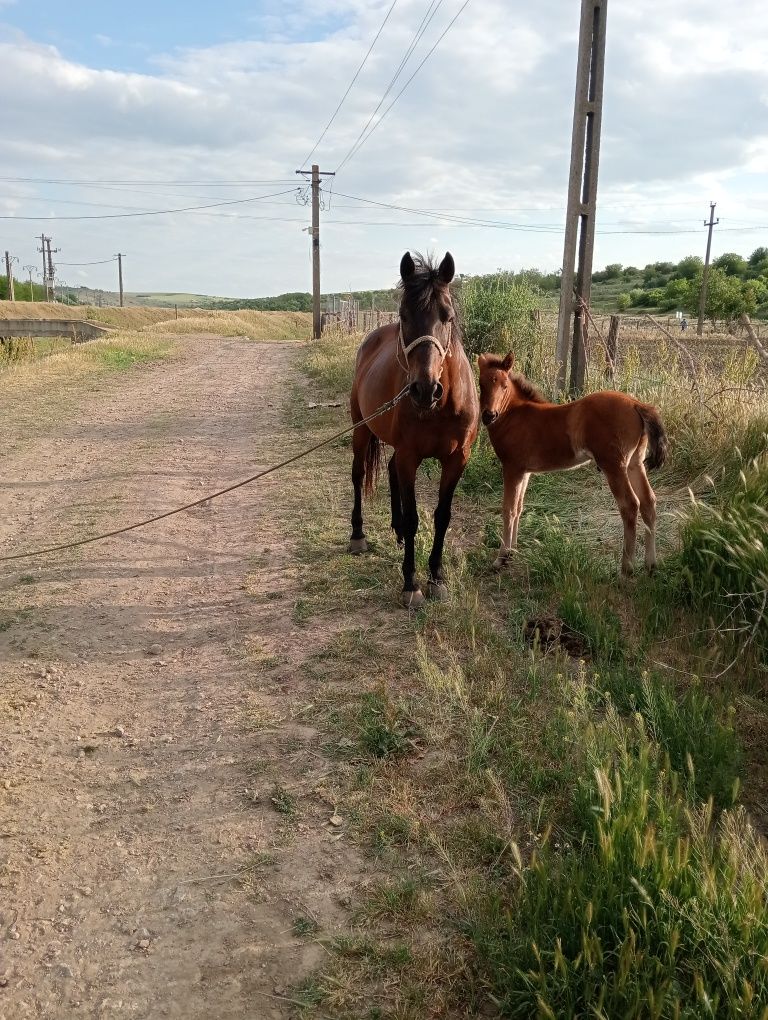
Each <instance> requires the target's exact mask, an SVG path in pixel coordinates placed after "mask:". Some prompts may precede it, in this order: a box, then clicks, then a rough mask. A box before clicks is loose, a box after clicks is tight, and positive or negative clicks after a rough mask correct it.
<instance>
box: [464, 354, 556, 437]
mask: <svg viewBox="0 0 768 1020" xmlns="http://www.w3.org/2000/svg"><path fill="white" fill-rule="evenodd" d="M514 364H515V355H514V354H513V353H511V352H510V353H509V354H508V355H507V356H506V357H505V358H500V357H499V356H498V355H497V354H481V355H480V357H479V358H478V359H477V367H478V368H479V369H480V411H481V413H482V418H483V425H493V423H494V422H495V421H496V419H497V418H498V417H499V415H500V414H502V413H503V412H504V411H505V410H506V409H507V407H508V406H509V404H510V402H511V401H512V400H527V401H531V402H532V403H535V404H540V403H542V402H543V401H544V397H542V395H541V394H540V393H539V391H538V390H537V389H536V387H535V386H534V385H533V383H530V382H528V380H527V379H526V378H525V376H522V375H518V374H517V373H516V372H513V371H512V369H513V367H514Z"/></svg>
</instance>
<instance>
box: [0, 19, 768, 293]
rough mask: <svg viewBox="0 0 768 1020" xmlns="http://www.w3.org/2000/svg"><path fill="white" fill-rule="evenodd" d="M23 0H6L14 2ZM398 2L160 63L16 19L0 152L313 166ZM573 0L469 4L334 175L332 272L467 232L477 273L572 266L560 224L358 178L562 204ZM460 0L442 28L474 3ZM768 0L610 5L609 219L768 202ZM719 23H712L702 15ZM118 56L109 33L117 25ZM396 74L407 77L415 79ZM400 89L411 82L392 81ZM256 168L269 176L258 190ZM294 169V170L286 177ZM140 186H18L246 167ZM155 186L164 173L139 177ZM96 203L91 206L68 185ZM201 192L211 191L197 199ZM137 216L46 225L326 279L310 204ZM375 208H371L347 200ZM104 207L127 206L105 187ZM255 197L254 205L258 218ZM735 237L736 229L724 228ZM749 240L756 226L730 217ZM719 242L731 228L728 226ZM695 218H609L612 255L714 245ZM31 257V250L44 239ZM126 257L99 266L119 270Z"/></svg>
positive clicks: (105, 161)
mask: <svg viewBox="0 0 768 1020" xmlns="http://www.w3.org/2000/svg"><path fill="white" fill-rule="evenodd" d="M2 2H3V0H0V5H2ZM386 6H388V3H387V4H386V5H385V4H384V3H383V2H382V3H378V4H377V5H375V6H371V4H370V2H369V0H334V2H332V3H328V2H326V0H322V2H321V0H310V2H304V3H298V2H295V0H294V2H287V3H278V2H277V0H275V2H274V4H273V6H272V8H271V9H267V10H266V13H265V14H262V15H261V16H260V17H259V19H258V20H257V22H256V24H257V27H258V30H259V32H260V34H261V38H260V39H259V40H242V41H239V42H231V43H224V44H219V45H215V46H210V47H206V48H199V49H187V50H181V51H179V50H169V51H168V52H166V53H162V54H158V55H156V57H155V58H154V61H153V64H152V65H151V66H152V67H153V68H154V70H153V72H152V73H144V74H137V73H127V72H124V71H113V70H99V69H96V68H94V67H90V66H85V65H83V64H78V63H75V62H74V61H72V60H69V59H67V57H66V56H65V55H63V54H62V53H61V52H59V51H58V50H56V49H54V48H52V47H50V46H45V45H42V44H40V43H39V42H37V41H35V40H34V39H30V38H25V37H23V36H19V35H18V34H11V35H6V36H5V37H0V89H2V93H3V94H4V95H11V96H13V102H12V103H10V104H8V106H7V107H6V110H5V115H6V116H5V127H4V132H3V137H2V139H0V161H1V162H2V165H3V167H4V171H3V172H4V174H6V175H7V176H20V177H51V178H83V179H90V180H105V179H121V180H126V181H137V180H139V181H140V180H155V181H190V182H199V181H208V182H216V181H231V180H235V179H236V180H245V179H265V178H280V179H291V180H293V179H294V174H293V171H294V169H295V168H296V167H297V166H299V165H300V163H301V160H302V159H304V157H305V156H306V154H307V153H308V152H309V150H310V148H311V147H312V145H313V144H314V142H315V140H316V138H317V136H318V135H319V134H320V131H321V129H322V127H323V126H324V124H325V123H326V121H327V119H328V117H329V115H330V112H331V111H332V110H333V108H334V107H335V105H336V103H337V102H338V99H339V97H340V96H341V94H342V93H343V91H344V89H345V88H346V85H347V84H348V82H349V80H350V78H351V76H352V74H353V73H354V71H355V69H356V67H357V65H358V64H359V62H360V58H361V54H362V53H363V52H365V49H367V47H368V44H369V42H370V40H371V39H372V37H373V35H374V33H375V31H376V29H377V28H378V26H379V24H380V22H381V20H382V18H383V15H384V11H385V10H386ZM576 8H577V5H574V4H571V3H566V2H565V0H539V2H538V3H537V4H536V5H528V6H527V7H526V8H524V9H523V10H521V8H520V7H519V6H518V5H510V4H508V3H505V2H503V0H487V2H486V3H484V4H482V5H477V6H474V5H471V6H470V7H468V8H467V11H466V13H465V15H463V16H462V19H461V20H460V21H458V22H457V24H456V25H455V27H454V28H453V29H452V31H451V32H450V33H449V35H448V36H446V38H445V40H444V42H443V43H442V44H441V45H440V47H439V48H438V50H437V51H436V52H435V54H434V55H433V57H432V58H431V59H430V60H429V62H428V63H427V64H426V65H425V67H424V68H423V70H422V71H421V72H420V74H419V75H418V77H417V78H416V79H415V80H414V81H413V83H412V84H411V86H410V87H409V89H408V91H407V92H406V93H405V94H404V95H403V97H402V99H400V101H399V102H398V103H397V105H396V106H395V107H394V108H393V110H392V113H391V114H390V115H389V116H388V117H387V119H386V120H385V121H384V122H383V123H382V126H381V127H380V128H379V129H378V130H376V132H375V133H374V134H373V135H372V137H371V139H370V141H369V142H367V143H366V144H365V145H364V146H363V148H362V149H361V150H360V153H359V154H358V155H357V156H356V157H355V158H354V159H353V160H351V161H350V163H349V164H348V165H347V167H345V169H344V171H343V173H342V174H340V175H339V177H338V179H337V180H336V181H335V182H334V189H335V192H336V197H335V199H334V202H333V207H332V209H331V211H330V212H328V213H325V214H324V216H323V219H324V227H323V274H324V283H325V285H327V286H328V287H329V288H330V287H339V288H340V287H348V286H350V285H353V286H365V285H375V284H380V283H384V282H387V281H390V280H392V279H393V278H394V277H395V276H396V273H397V265H398V262H399V259H400V255H401V254H402V251H403V249H404V248H405V247H409V246H410V247H413V248H419V247H421V248H427V247H432V248H435V249H437V250H440V249H441V248H448V247H450V248H451V250H452V251H453V252H454V254H455V256H456V258H457V264H458V267H459V271H462V272H466V271H482V270H488V269H494V268H496V267H497V266H503V265H512V266H521V265H532V264H536V263H541V264H546V265H548V266H554V265H555V264H557V262H558V261H559V259H560V257H561V239H560V236H559V234H554V233H510V232H508V231H501V230H490V229H483V228H480V227H471V228H470V227H461V226H458V225H455V224H454V225H449V224H446V223H442V224H441V223H439V222H438V221H432V222H428V221H427V222H425V224H424V225H423V226H419V227H412V226H402V227H395V226H384V227H382V226H376V227H373V226H371V227H364V226H355V225H354V224H351V223H337V222H334V221H337V220H344V221H349V220H356V221H362V222H364V221H373V222H376V223H381V222H385V221H395V220H397V219H402V221H403V222H404V223H406V224H410V223H413V222H414V220H415V219H416V218H417V217H415V216H414V215H413V214H403V215H402V216H401V217H400V216H398V214H396V213H395V212H393V211H390V210H386V209H376V208H373V207H371V208H370V209H366V207H365V206H361V205H359V204H356V203H354V202H351V201H350V200H349V199H345V198H343V197H341V196H342V194H349V195H363V196H368V197H371V198H374V199H377V200H379V201H381V202H385V203H391V204H397V205H404V206H408V207H413V208H429V207H436V208H440V209H454V210H456V211H457V213H458V214H462V213H463V214H464V215H471V216H478V217H485V218H504V219H508V220H510V221H512V222H515V223H520V224H529V225H530V224H545V225H550V224H551V225H557V224H559V223H560V222H561V220H562V215H563V207H564V202H565V187H566V179H567V172H568V149H569V144H570V123H571V115H572V102H573V85H574V76H575V66H574V64H575V42H576V33H577V29H578V24H577V21H578V11H577V9H576ZM455 10H456V8H455V7H454V8H452V10H451V13H450V14H449V13H445V14H441V15H440V16H438V17H437V18H436V19H435V22H434V23H433V26H432V27H431V29H430V33H429V39H430V41H429V43H426V42H425V44H423V45H422V47H421V49H420V51H419V55H418V56H417V57H416V59H415V60H413V61H412V62H411V64H410V65H409V70H408V72H407V74H410V72H411V70H412V69H413V68H414V67H415V66H416V63H417V62H418V60H419V59H421V55H422V54H423V53H425V52H426V49H427V47H428V45H431V42H432V41H433V40H434V39H435V38H436V36H437V34H438V33H439V32H440V31H442V28H443V27H444V25H445V24H447V21H448V20H449V18H450V17H451V16H452V14H453V12H455ZM422 14H423V4H421V3H418V2H417V0H401V3H400V4H399V5H398V9H397V16H393V18H392V19H391V20H390V23H389V24H388V26H387V28H386V29H385V31H384V33H382V37H381V39H380V41H379V44H378V45H377V47H376V48H375V50H374V52H373V55H372V57H371V59H370V60H369V62H368V64H367V65H366V68H365V70H364V72H363V74H362V75H361V76H360V79H359V81H358V83H357V85H356V86H355V88H354V89H353V91H352V92H351V93H350V96H349V98H348V100H347V102H346V103H345V105H344V108H343V110H342V113H341V114H340V116H339V117H338V119H337V121H336V122H335V123H334V125H333V126H332V128H331V130H330V131H329V132H328V135H327V137H326V139H325V140H324V142H323V144H322V146H321V147H320V149H319V153H318V157H317V158H318V159H319V161H320V162H321V164H322V165H323V168H333V167H335V166H336V165H337V164H338V163H339V162H340V161H341V159H342V158H343V156H344V155H345V153H346V152H347V150H348V149H349V147H350V146H351V145H352V144H353V142H354V140H355V138H356V137H357V135H358V133H359V131H360V129H361V128H362V126H363V124H364V123H365V122H366V120H367V119H368V117H369V115H370V113H371V111H372V110H373V108H374V107H375V105H376V103H377V102H378V99H379V97H380V96H381V94H382V92H383V91H384V88H385V87H386V84H387V83H388V81H389V79H390V77H391V75H392V73H393V71H394V69H395V68H396V66H397V64H398V62H399V60H400V57H401V55H402V54H403V52H404V51H405V49H406V47H407V46H408V44H409V42H410V40H411V38H412V37H413V33H414V31H415V28H416V26H417V25H418V23H419V20H420V19H421V16H422ZM762 17H763V13H762V4H760V3H758V2H757V0H745V2H743V3H742V4H741V5H740V9H739V17H738V18H737V19H734V18H733V17H732V15H731V14H730V13H729V11H728V10H726V9H725V8H723V7H721V5H720V4H716V3H715V2H714V0H686V2H681V3H679V4H677V5H676V7H675V11H674V12H673V13H672V14H670V12H669V7H668V4H667V3H666V2H664V0H636V2H635V3H633V4H632V5H627V6H620V5H617V4H614V5H612V6H611V8H610V12H609V24H608V57H607V68H606V100H605V115H604V122H603V123H604V135H603V147H602V157H601V182H600V222H599V224H598V227H599V228H600V227H601V225H605V229H608V228H609V227H611V226H612V225H613V224H618V226H619V227H620V226H621V224H622V223H630V224H636V225H637V224H639V225H642V224H647V223H649V222H650V223H651V224H654V225H661V226H665V225H669V224H670V223H671V224H673V225H675V226H677V225H680V226H690V227H691V228H692V229H695V228H696V227H697V226H698V224H699V222H700V220H701V219H702V218H703V216H704V214H705V213H706V208H707V202H708V201H709V199H710V197H714V198H718V200H719V201H720V203H721V205H720V207H719V209H718V211H719V212H721V213H722V217H723V224H725V223H726V221H727V220H728V218H729V217H730V218H731V219H732V220H733V221H736V220H739V221H745V222H757V223H765V222H768V195H766V187H765V184H764V181H763V182H761V179H760V175H761V173H765V171H766V169H767V168H768V108H767V107H766V101H765V97H766V95H768V53H766V45H765V42H764V40H765V32H764V31H763V29H762ZM703 25H704V26H706V30H704V29H703V28H702V27H701V26H703ZM100 42H101V43H102V44H103V48H104V52H101V53H100V58H99V59H100V61H102V62H103V59H104V57H105V56H107V55H108V53H109V47H108V46H107V45H106V42H105V41H104V40H100ZM398 88H399V86H398ZM393 94H395V93H393ZM256 190H257V189H253V191H254V192H255V191H256ZM275 190H277V189H275ZM134 191H137V192H139V194H135V193H134V192H133V191H116V190H108V189H106V188H95V187H94V188H88V189H86V188H83V189H72V188H63V187H61V188H55V187H53V186H47V185H46V186H43V185H39V186H35V185H23V186H22V185H8V186H6V190H5V193H4V197H3V198H2V199H0V212H4V213H6V214H10V213H12V214H15V215H20V214H22V213H26V214H27V215H41V216H47V215H48V214H50V213H54V212H57V213H60V214H63V215H66V214H70V215H74V214H76V213H78V212H80V211H82V213H83V214H97V213H99V211H100V209H99V208H98V206H100V205H105V206H106V205H108V204H110V203H112V204H114V205H117V206H131V205H133V206H135V207H136V208H137V209H148V208H160V207H171V206H177V205H178V206H181V205H188V204H192V202H190V201H189V198H188V196H189V195H190V194H193V195H195V196H198V195H199V196H201V200H204V199H206V198H210V197H211V196H214V197H219V196H221V197H222V199H225V198H237V197H241V196H243V195H244V194H248V192H247V191H244V190H243V189H231V188H215V187H213V186H212V185H211V184H209V185H208V186H206V185H202V184H198V185H196V186H195V187H191V188H189V189H182V188H179V187H173V186H169V185H165V186H160V185H157V186H155V187H154V188H151V189H150V188H148V189H143V188H142V187H139V186H136V187H135V188H134ZM142 191H148V192H151V194H144V195H143V194H141V192H142ZM77 200H79V201H82V202H88V203H92V205H91V206H82V207H78V206H76V205H70V204H66V203H70V202H74V201H77ZM193 201H194V200H193ZM274 201H275V202H276V203H278V204H269V205H266V204H265V205H263V206H259V205H258V204H256V205H254V206H252V207H246V208H245V209H243V210H240V212H241V213H242V218H233V216H232V213H233V210H222V211H221V213H217V214H215V215H214V214H193V215H189V216H186V217H182V216H178V217H169V218H158V219H136V220H93V221H83V222H77V221H66V220H61V221H60V222H58V223H56V222H53V223H46V229H47V230H49V231H55V232H56V242H57V243H58V244H60V245H61V247H62V256H61V258H62V261H67V260H71V261H80V260H82V261H85V260H86V259H88V258H95V257H99V256H101V255H102V254H103V253H104V252H105V251H106V252H107V254H108V255H109V254H111V253H112V251H113V250H117V248H116V245H119V246H120V248H121V250H126V251H129V252H130V257H129V259H127V260H126V278H127V280H128V284H129V287H131V288H134V287H135V288H142V289H150V288H151V289H153V290H157V289H168V290H173V289H184V290H195V291H211V290H216V291H219V292H234V293H237V294H249V293H260V294H263V293H274V292H277V291H280V290H294V289H304V288H306V287H308V284H309V273H308V257H307V241H306V235H305V234H302V233H301V227H302V226H303V222H301V223H299V222H279V221H276V220H270V219H266V218H264V217H267V216H272V217H284V218H286V219H290V220H299V219H303V218H304V217H306V215H307V211H306V210H305V209H302V208H300V207H298V206H296V205H295V204H287V203H290V202H291V199H290V196H286V198H284V199H276V200H274ZM279 203H283V204H279ZM348 206H355V207H354V208H347V207H348ZM102 211H104V212H108V211H110V210H109V209H106V208H105V209H103V210H102ZM246 216H247V217H258V218H246ZM3 226H4V228H5V229H4V234H5V236H7V237H8V243H9V244H11V245H12V246H14V247H15V248H16V249H17V250H18V251H19V253H26V251H27V249H28V248H30V249H31V246H32V243H33V242H32V238H33V235H34V233H35V232H36V231H37V232H39V229H38V224H36V223H33V222H23V223H22V222H16V223H14V222H13V221H8V220H6V221H3ZM716 236H717V235H716ZM722 236H723V238H724V240H727V245H725V247H727V248H731V249H733V248H737V249H741V250H745V251H747V250H750V249H751V247H754V246H756V245H757V244H759V243H760V242H761V237H760V236H758V235H756V234H733V235H731V236H730V237H726V236H725V235H722ZM717 243H720V241H719V240H718V241H717ZM700 244H701V238H700V237H699V236H697V235H696V234H692V235H680V236H679V237H674V236H672V237H661V236H655V237H653V236H650V237H644V236H641V235H638V236H622V235H610V234H605V235H602V236H600V237H599V239H598V251H597V258H598V261H600V260H603V261H622V262H633V263H637V262H642V261H647V260H649V259H652V258H655V257H659V258H664V257H679V256H681V255H683V254H686V253H687V252H688V251H691V250H697V248H698V247H700ZM25 257H26V256H25ZM109 271H110V267H93V269H92V270H91V269H89V270H88V274H90V279H92V280H93V281H94V282H98V281H100V280H103V282H104V283H105V285H106V284H107V283H108V282H110V281H108V279H107V277H106V276H102V274H104V273H108V272H109Z"/></svg>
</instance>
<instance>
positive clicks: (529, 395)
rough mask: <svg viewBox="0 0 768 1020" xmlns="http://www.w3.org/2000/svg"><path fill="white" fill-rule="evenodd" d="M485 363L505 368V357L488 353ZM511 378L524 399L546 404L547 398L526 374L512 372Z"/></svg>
mask: <svg viewBox="0 0 768 1020" xmlns="http://www.w3.org/2000/svg"><path fill="white" fill-rule="evenodd" d="M485 364H486V365H487V366H488V368H501V369H504V368H505V366H504V358H502V357H499V356H497V355H495V354H492V355H487V360H486V362H485ZM509 377H510V379H511V380H512V382H513V383H514V384H515V386H517V389H518V392H519V394H520V396H521V397H522V398H523V399H524V400H530V401H531V403H532V404H546V403H547V398H546V397H545V396H544V394H543V393H542V392H541V390H539V389H538V388H537V387H536V386H534V385H533V383H532V382H531V381H530V379H526V378H525V376H524V375H521V374H520V373H519V372H510V376H509Z"/></svg>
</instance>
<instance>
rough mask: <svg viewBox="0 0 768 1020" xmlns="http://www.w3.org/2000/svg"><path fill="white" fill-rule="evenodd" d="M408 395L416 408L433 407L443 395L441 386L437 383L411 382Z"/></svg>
mask: <svg viewBox="0 0 768 1020" xmlns="http://www.w3.org/2000/svg"><path fill="white" fill-rule="evenodd" d="M408 395H409V396H410V398H411V400H412V401H413V402H414V404H416V406H417V407H434V405H435V404H436V403H437V402H438V400H440V398H441V397H442V395H443V386H442V383H439V382H434V383H430V382H418V381H417V382H412V383H411V385H410V387H409V389H408Z"/></svg>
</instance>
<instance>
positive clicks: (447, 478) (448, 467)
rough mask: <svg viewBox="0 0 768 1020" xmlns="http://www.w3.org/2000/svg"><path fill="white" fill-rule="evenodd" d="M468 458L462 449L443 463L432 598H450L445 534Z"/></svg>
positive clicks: (431, 565) (432, 562)
mask: <svg viewBox="0 0 768 1020" xmlns="http://www.w3.org/2000/svg"><path fill="white" fill-rule="evenodd" d="M467 460H468V457H467V455H466V454H465V453H464V451H463V450H462V449H458V450H457V451H456V452H455V453H453V454H451V456H450V457H449V458H448V459H447V460H446V461H444V462H443V465H442V466H443V470H442V474H441V475H440V493H439V496H438V500H437V509H436V510H435V540H434V542H433V543H432V552H431V553H430V555H429V587H428V588H427V593H428V595H429V596H430V598H433V599H444V598H447V597H448V588H447V587H446V584H445V574H444V573H443V546H444V544H445V533H446V531H447V530H448V525H449V524H450V523H451V504H452V502H453V494H454V492H455V491H456V486H457V485H458V484H459V479H460V478H461V476H462V474H463V473H464V468H465V467H466V466H467Z"/></svg>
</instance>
